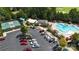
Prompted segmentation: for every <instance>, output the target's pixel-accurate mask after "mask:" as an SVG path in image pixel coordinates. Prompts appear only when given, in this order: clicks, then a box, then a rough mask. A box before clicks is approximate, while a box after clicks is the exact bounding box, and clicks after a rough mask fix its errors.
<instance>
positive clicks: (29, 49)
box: [23, 48, 32, 51]
mask: <svg viewBox="0 0 79 59" xmlns="http://www.w3.org/2000/svg"><path fill="white" fill-rule="evenodd" d="M23 51H32V49H31V48H25V49H24V50H23Z"/></svg>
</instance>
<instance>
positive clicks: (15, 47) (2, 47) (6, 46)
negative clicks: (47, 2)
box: [0, 29, 54, 51]
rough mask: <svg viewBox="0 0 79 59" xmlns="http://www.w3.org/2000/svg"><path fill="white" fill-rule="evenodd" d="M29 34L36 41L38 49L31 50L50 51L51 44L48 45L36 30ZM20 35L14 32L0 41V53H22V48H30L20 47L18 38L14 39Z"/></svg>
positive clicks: (18, 32) (30, 31) (31, 30)
mask: <svg viewBox="0 0 79 59" xmlns="http://www.w3.org/2000/svg"><path fill="white" fill-rule="evenodd" d="M29 33H30V34H31V35H32V38H34V39H36V40H37V42H38V44H39V45H40V47H39V48H32V50H33V51H52V47H53V45H54V44H53V43H51V44H50V43H49V42H48V41H46V39H44V36H42V35H41V34H40V33H39V31H38V30H36V29H30V30H29ZM19 34H21V32H20V31H19V30H18V31H15V32H11V33H8V34H7V36H6V38H5V40H4V41H0V51H22V50H23V49H24V48H26V47H28V46H30V44H29V45H28V46H21V45H20V42H19V38H16V36H17V35H19Z"/></svg>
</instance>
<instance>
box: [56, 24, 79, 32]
mask: <svg viewBox="0 0 79 59" xmlns="http://www.w3.org/2000/svg"><path fill="white" fill-rule="evenodd" d="M56 28H57V29H58V30H59V31H61V32H63V33H67V32H68V31H73V32H77V31H79V27H78V26H75V25H69V24H66V23H56Z"/></svg>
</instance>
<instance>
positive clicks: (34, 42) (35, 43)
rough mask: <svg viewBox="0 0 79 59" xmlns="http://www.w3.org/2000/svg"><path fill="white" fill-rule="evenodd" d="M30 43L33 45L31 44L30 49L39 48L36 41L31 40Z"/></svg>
mask: <svg viewBox="0 0 79 59" xmlns="http://www.w3.org/2000/svg"><path fill="white" fill-rule="evenodd" d="M32 43H33V44H31V46H32V48H39V47H40V45H39V44H38V42H37V41H36V39H32Z"/></svg>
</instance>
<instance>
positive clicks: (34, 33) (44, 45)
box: [29, 29, 52, 51]
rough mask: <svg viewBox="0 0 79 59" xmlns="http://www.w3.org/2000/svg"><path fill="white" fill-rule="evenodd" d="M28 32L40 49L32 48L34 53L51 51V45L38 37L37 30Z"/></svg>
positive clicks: (40, 36) (41, 37)
mask: <svg viewBox="0 0 79 59" xmlns="http://www.w3.org/2000/svg"><path fill="white" fill-rule="evenodd" d="M29 32H30V33H31V34H32V36H33V38H35V39H37V42H38V43H39V45H40V48H33V50H34V51H51V50H52V46H51V44H50V43H49V42H48V41H46V40H45V39H44V37H43V36H42V35H40V33H39V31H38V30H35V29H30V30H29Z"/></svg>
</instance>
